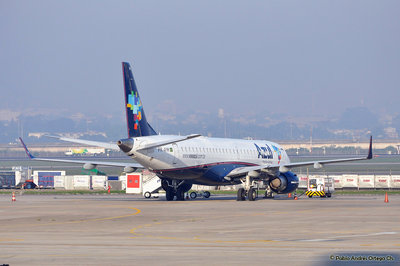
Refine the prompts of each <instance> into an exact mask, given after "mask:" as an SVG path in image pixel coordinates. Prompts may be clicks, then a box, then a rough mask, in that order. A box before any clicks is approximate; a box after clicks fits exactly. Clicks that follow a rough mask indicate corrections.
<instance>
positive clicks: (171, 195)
mask: <svg viewBox="0 0 400 266" xmlns="http://www.w3.org/2000/svg"><path fill="white" fill-rule="evenodd" d="M165 196H166V198H167V201H171V200H174V197H175V193H174V190H173V189H171V188H168V189H167V190H165Z"/></svg>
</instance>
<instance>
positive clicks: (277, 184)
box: [269, 172, 299, 194]
mask: <svg viewBox="0 0 400 266" xmlns="http://www.w3.org/2000/svg"><path fill="white" fill-rule="evenodd" d="M269 186H270V187H271V190H272V191H273V192H275V193H277V194H286V193H290V192H293V191H295V190H296V189H297V187H298V186H299V178H298V177H297V175H296V174H295V173H292V172H286V173H279V175H278V176H275V177H272V178H271V179H270V180H269Z"/></svg>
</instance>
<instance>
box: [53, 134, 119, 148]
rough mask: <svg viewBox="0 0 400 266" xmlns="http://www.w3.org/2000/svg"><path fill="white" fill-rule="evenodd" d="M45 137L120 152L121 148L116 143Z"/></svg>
mask: <svg viewBox="0 0 400 266" xmlns="http://www.w3.org/2000/svg"><path fill="white" fill-rule="evenodd" d="M45 137H49V138H54V139H59V140H63V141H68V142H72V143H79V144H85V145H89V146H95V147H102V148H105V149H110V150H117V151H119V147H118V145H117V144H116V143H109V142H101V141H93V140H84V139H74V138H65V137H59V136H50V135H45Z"/></svg>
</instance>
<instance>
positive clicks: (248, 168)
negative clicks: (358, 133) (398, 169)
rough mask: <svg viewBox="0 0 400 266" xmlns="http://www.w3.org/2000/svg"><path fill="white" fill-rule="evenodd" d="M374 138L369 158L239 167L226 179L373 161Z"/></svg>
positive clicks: (370, 144)
mask: <svg viewBox="0 0 400 266" xmlns="http://www.w3.org/2000/svg"><path fill="white" fill-rule="evenodd" d="M372 157H373V156H372V137H371V138H370V143H369V151H368V156H367V157H356V158H344V159H332V160H319V161H308V162H297V163H288V164H268V165H257V166H246V167H239V168H236V169H233V170H232V171H231V172H230V173H229V174H227V175H226V179H228V180H230V179H232V178H235V177H239V176H243V175H246V174H247V173H248V172H251V171H264V172H268V171H280V172H283V173H284V172H287V171H289V170H290V169H291V168H296V167H302V166H309V165H313V166H314V168H316V169H319V168H322V167H323V166H324V165H325V164H334V163H342V162H352V161H361V160H370V159H372Z"/></svg>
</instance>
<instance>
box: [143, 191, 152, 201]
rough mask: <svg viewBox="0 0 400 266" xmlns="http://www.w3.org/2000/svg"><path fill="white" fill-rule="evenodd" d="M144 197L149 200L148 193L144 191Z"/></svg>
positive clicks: (149, 194) (149, 195)
mask: <svg viewBox="0 0 400 266" xmlns="http://www.w3.org/2000/svg"><path fill="white" fill-rule="evenodd" d="M144 197H145V198H146V199H149V198H151V193H150V192H148V191H146V192H145V193H144Z"/></svg>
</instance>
